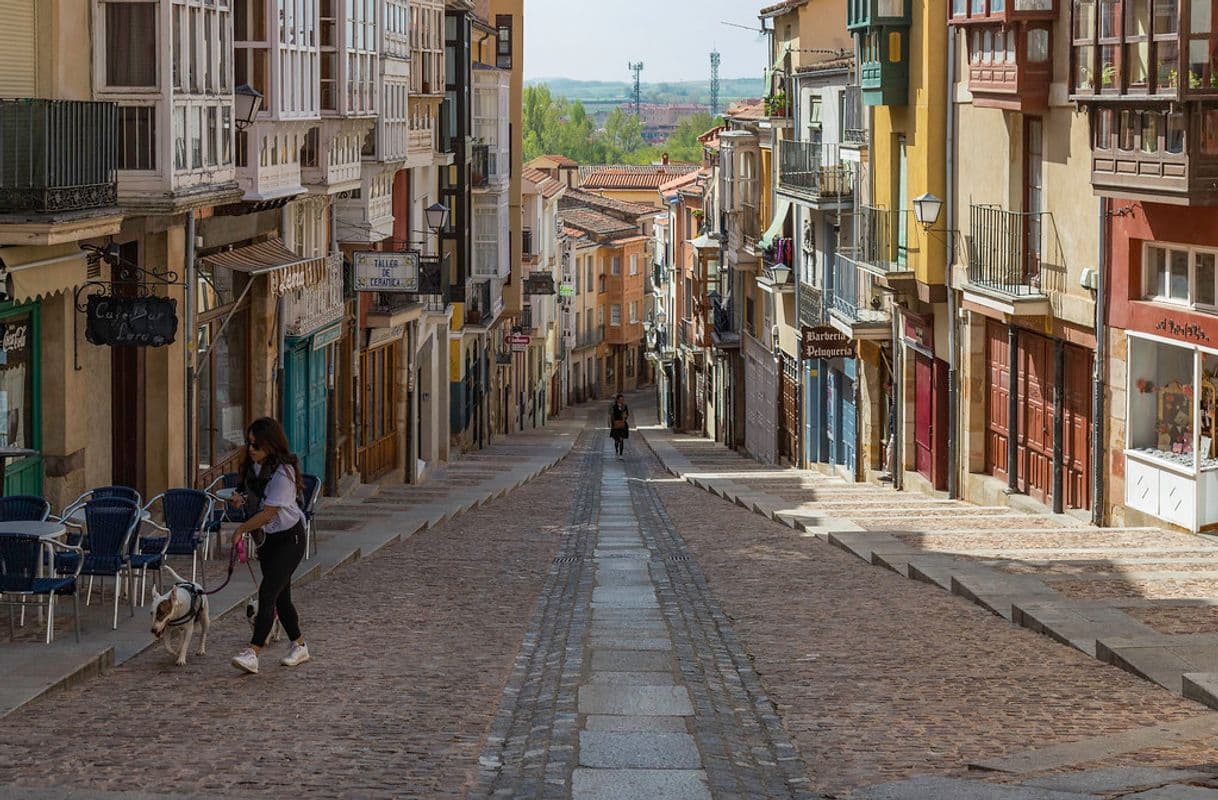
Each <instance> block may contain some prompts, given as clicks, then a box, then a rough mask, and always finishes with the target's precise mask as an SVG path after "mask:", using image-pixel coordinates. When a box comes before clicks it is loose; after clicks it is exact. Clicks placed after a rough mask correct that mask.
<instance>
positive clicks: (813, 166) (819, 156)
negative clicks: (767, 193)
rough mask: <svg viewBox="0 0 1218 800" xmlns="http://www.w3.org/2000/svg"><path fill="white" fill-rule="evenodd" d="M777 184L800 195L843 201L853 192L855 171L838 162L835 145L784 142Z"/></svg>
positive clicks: (781, 148) (781, 147) (844, 163)
mask: <svg viewBox="0 0 1218 800" xmlns="http://www.w3.org/2000/svg"><path fill="white" fill-rule="evenodd" d="M778 181H779V184H780V185H781V186H782V187H783V188H784V189H788V190H793V191H796V192H799V193H800V194H804V195H809V196H812V197H817V198H823V197H842V198H844V197H849V196H850V195H851V194H852V193H853V191H854V169H853V167H852V165H851V164H850V163H848V162H844V161H841V160H839V155H838V149H837V146H836V145H827V144H820V143H819V142H791V141H784V142H782V143H781V144H780V146H779V150H778Z"/></svg>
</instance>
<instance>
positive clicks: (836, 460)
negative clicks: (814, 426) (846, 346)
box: [824, 358, 858, 480]
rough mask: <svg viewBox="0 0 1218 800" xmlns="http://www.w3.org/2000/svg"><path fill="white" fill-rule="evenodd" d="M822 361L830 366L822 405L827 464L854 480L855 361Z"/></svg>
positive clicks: (856, 434) (839, 359)
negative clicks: (823, 404) (826, 436)
mask: <svg viewBox="0 0 1218 800" xmlns="http://www.w3.org/2000/svg"><path fill="white" fill-rule="evenodd" d="M824 363H825V364H826V365H827V366H828V368H829V379H828V381H827V382H826V388H827V390H828V391H827V394H826V397H825V406H824V407H825V422H826V424H825V430H826V432H827V433H828V435H829V446H828V458H829V463H830V464H833V465H834V466H837V467H841V469H842V471H843V472H844V473H846V476H847V477H849V478H850V479H851V480H854V477H855V468H856V466H857V461H856V453H857V452H858V410H857V408H856V406H855V400H854V385H855V380H856V379H857V377H858V367H857V366H856V364H857V361H856V360H855V359H853V358H835V359H833V360H832V361H827V362H824Z"/></svg>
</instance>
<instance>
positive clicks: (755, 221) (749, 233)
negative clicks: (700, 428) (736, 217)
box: [740, 200, 761, 247]
mask: <svg viewBox="0 0 1218 800" xmlns="http://www.w3.org/2000/svg"><path fill="white" fill-rule="evenodd" d="M740 236H741V238H742V239H743V240H744V244H745V246H746V247H756V246H757V240H758V239H759V238H761V216H760V214H759V212H758V210H757V203H756V201H754V200H747V201H745V202H743V203H741V205H740Z"/></svg>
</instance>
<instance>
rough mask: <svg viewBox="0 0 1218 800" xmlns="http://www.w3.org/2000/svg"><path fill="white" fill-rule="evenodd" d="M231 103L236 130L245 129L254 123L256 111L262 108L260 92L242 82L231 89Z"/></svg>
mask: <svg viewBox="0 0 1218 800" xmlns="http://www.w3.org/2000/svg"><path fill="white" fill-rule="evenodd" d="M233 105H234V109H233V118H234V121H235V122H236V123H237V130H245V129H246V128H248V127H249V126H250V125H253V124H254V117H256V116H258V111H259V110H260V109H261V108H262V92H260V91H258V90H257V89H255V88H254V87H253V86H250V85H249V84H248V83H243V84H241V85H240V86H238V87H237V88H236V89H233Z"/></svg>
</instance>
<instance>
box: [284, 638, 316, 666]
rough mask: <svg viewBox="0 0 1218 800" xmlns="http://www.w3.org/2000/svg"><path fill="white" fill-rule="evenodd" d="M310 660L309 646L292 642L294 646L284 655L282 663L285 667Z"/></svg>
mask: <svg viewBox="0 0 1218 800" xmlns="http://www.w3.org/2000/svg"><path fill="white" fill-rule="evenodd" d="M308 660H309V646H308V645H307V644H296V642H292V648H291V649H290V650H288V654H287V655H286V656H284V657H283V660H282V661H280V662H279V663H280V664H283V665H284V666H285V667H294V666H296V665H297V664H303V663H304V662H306V661H308Z"/></svg>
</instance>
